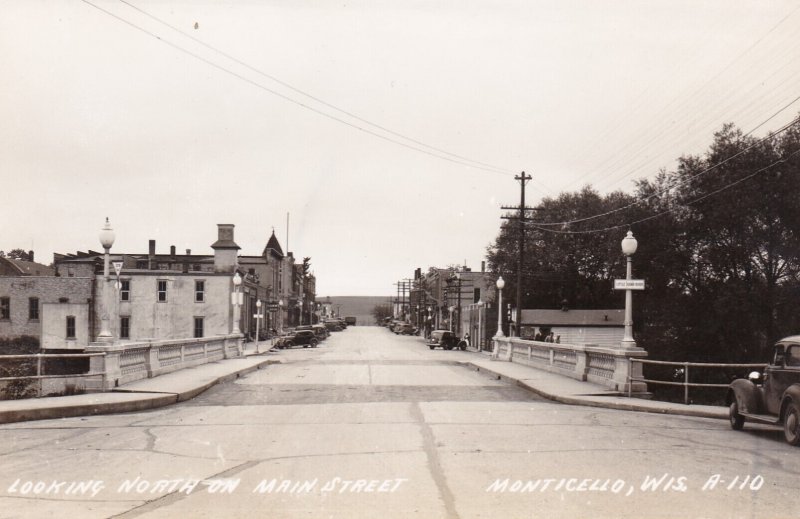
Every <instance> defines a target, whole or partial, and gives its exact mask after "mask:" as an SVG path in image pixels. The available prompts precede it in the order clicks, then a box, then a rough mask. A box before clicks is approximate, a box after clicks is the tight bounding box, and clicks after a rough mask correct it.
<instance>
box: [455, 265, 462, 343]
mask: <svg viewBox="0 0 800 519" xmlns="http://www.w3.org/2000/svg"><path fill="white" fill-rule="evenodd" d="M456 283H457V285H458V299H457V308H458V313H457V314H456V315H457V319H458V320H457V321H456V335H458V336H459V337H460V336H461V272H456Z"/></svg>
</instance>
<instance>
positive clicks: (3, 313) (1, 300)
mask: <svg viewBox="0 0 800 519" xmlns="http://www.w3.org/2000/svg"><path fill="white" fill-rule="evenodd" d="M0 319H11V301H10V300H9V299H8V298H7V297H0Z"/></svg>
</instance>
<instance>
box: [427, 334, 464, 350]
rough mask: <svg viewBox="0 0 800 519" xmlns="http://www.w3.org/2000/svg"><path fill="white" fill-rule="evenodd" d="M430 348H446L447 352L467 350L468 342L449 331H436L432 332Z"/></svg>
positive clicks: (429, 340) (429, 341)
mask: <svg viewBox="0 0 800 519" xmlns="http://www.w3.org/2000/svg"><path fill="white" fill-rule="evenodd" d="M428 348H430V349H434V348H444V349H446V350H452V349H454V348H458V349H460V350H466V349H467V341H465V340H463V339H459V338H458V336H457V335H456V334H455V333H453V332H451V331H449V330H434V331H432V332H431V338H430V339H428Z"/></svg>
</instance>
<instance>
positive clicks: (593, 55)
mask: <svg viewBox="0 0 800 519" xmlns="http://www.w3.org/2000/svg"><path fill="white" fill-rule="evenodd" d="M126 2H127V3H124V2H120V1H108V0H86V1H82V0H70V1H66V0H64V1H59V0H50V1H34V0H26V1H19V0H17V1H0V12H2V13H3V15H2V17H0V70H2V72H1V73H0V177H1V178H0V179H1V180H2V184H0V185H2V193H3V196H2V203H1V204H0V211H2V220H3V225H2V233H1V234H0V249H2V250H6V251H8V250H10V249H12V248H17V247H21V248H24V249H33V250H35V252H36V258H37V260H38V261H41V262H44V263H49V262H50V261H51V260H52V254H53V252H63V253H66V252H74V251H76V250H79V249H80V250H86V249H90V248H91V249H94V250H98V249H100V248H101V247H100V245H99V242H98V239H97V234H98V232H99V230H100V227H101V226H102V223H103V220H104V218H105V217H106V216H108V217H109V218H110V220H111V222H112V225H113V227H114V229H115V231H116V234H117V240H116V243H115V244H114V248H113V250H114V251H117V252H130V253H143V252H146V251H147V240H148V239H155V240H156V241H157V248H158V252H160V253H166V252H168V250H169V246H170V245H175V246H176V247H177V248H178V250H179V251H180V250H183V249H186V248H190V249H192V251H193V252H195V253H211V249H210V247H209V246H210V245H211V243H213V242H214V241H215V240H216V232H217V231H216V224H217V223H232V224H235V225H236V231H235V233H236V234H235V239H236V242H237V243H238V244H239V245H240V246H241V247H242V253H243V254H247V255H255V254H260V252H261V251H262V249H263V248H264V245H265V244H266V241H267V239H268V238H269V235H270V233H271V231H272V229H273V228H274V229H275V232H276V234H277V235H278V237H279V239H280V241H281V244H282V245H283V246H284V250H286V215H287V213H290V214H291V216H290V228H289V244H288V249H289V250H291V251H293V252H294V254H295V257H297V258H302V257H303V256H310V257H311V258H312V264H313V268H314V271H315V273H316V274H317V277H318V284H317V293H318V295H319V296H325V295H384V294H387V295H388V294H391V293H393V291H394V288H393V285H392V284H393V283H394V282H396V281H397V280H398V279H401V278H405V277H410V276H411V275H412V274H413V270H414V268H415V267H423V268H427V267H429V266H446V265H448V264H454V263H463V262H464V261H466V262H467V265H468V266H470V267H472V268H474V269H478V268H480V261H481V260H482V259H483V258H484V254H485V250H486V247H487V246H488V245H489V244H490V243H491V242H492V241H493V239H494V238H495V236H496V235H497V233H498V229H499V226H500V223H501V220H500V216H501V210H500V206H501V205H515V204H517V203H518V200H519V185H518V183H517V182H516V181H515V180H514V179H513V176H514V174H515V173H516V174H518V173H519V172H520V171H522V170H524V171H526V172H527V173H530V174H532V175H533V176H534V181H533V182H531V183H530V184H529V187H528V201H529V203H530V204H531V205H534V204H536V203H537V201H538V200H540V199H541V198H542V197H545V196H553V195H556V194H558V193H559V192H561V191H564V190H568V191H572V190H576V189H579V188H580V187H581V186H582V185H584V184H586V183H591V184H592V185H593V186H595V187H596V188H597V189H598V190H600V191H601V192H607V191H609V190H613V189H623V190H626V191H630V190H631V189H632V181H633V180H634V179H636V178H641V177H647V176H652V175H654V174H655V173H657V172H658V170H659V169H660V168H670V167H672V166H673V164H674V159H676V158H677V157H679V156H681V155H683V154H689V153H701V152H703V151H705V149H706V148H707V147H708V145H709V144H710V142H711V140H712V138H713V132H714V131H715V130H718V129H719V128H720V127H721V125H722V124H723V123H725V122H734V123H736V124H737V125H738V126H740V127H741V128H742V129H743V130H745V131H749V130H751V129H753V128H754V127H756V126H758V125H759V124H761V123H762V122H764V121H765V120H767V119H769V118H770V117H771V116H772V115H773V114H775V113H776V112H777V113H778V114H777V115H776V116H775V117H773V118H772V119H770V120H769V121H768V122H767V123H766V124H764V125H763V126H761V127H760V128H759V129H758V130H756V134H757V135H763V134H764V133H765V132H766V131H768V130H770V129H776V128H778V127H780V126H782V125H783V124H785V123H787V122H788V121H790V120H791V119H792V118H793V117H795V116H796V115H797V113H798V112H799V111H800V102H797V103H795V104H792V105H790V106H789V107H788V108H785V107H786V106H787V105H789V104H790V103H791V102H792V101H793V100H794V99H795V98H796V97H797V96H799V95H800V88H798V87H799V86H800V56H798V55H799V54H800V38H798V37H797V35H798V34H800V12H798V8H799V7H800V4H798V2H796V1H794V2H784V1H766V0H756V1H734V0H720V1H707V2H700V1H696V0H692V1H685V2H680V1H676V0H665V1H647V2H645V1H638V0H637V1H616V2H612V1H597V0H586V1H571V2H570V1H563V0H557V1H547V2H545V1H531V0H522V1H519V2H511V1H508V2H483V1H466V0H458V1H450V2H431V1H420V2H413V1H408V0H402V1H400V0H398V1H385V2H379V1H367V2H351V1H349V0H342V1H340V2H324V1H314V2H311V1H308V2H304V1H297V0H295V1H285V2H268V1H258V2H257V1H249V2H248V1H230V2H221V1H211V0H208V1H202V2H201V1H194V2H178V1H173V2H167V1H144V0H126ZM92 4H94V6H93V5H92ZM95 6H97V7H99V8H100V9H103V10H105V11H107V12H103V11H101V10H100V9H98V8H97V7H95ZM170 26H172V27H174V29H173V28H171V27H170ZM175 29H177V30H178V31H181V32H183V33H185V34H181V33H180V32H176V30H175ZM223 53H224V54H223ZM226 55H227V56H226ZM275 79H277V80H278V81H279V82H276V81H275ZM303 94H308V95H310V96H313V98H311V97H308V96H306V95H303ZM287 98H290V99H291V100H293V101H294V102H292V101H290V100H288V99H287ZM301 105H305V106H301ZM333 107H336V108H339V109H341V110H344V111H346V112H348V113H349V114H352V115H355V116H357V117H358V118H359V119H356V118H354V117H352V115H348V114H346V113H343V112H338V111H336V110H335V109H334V108H333ZM784 108H785V109H784ZM312 109H313V110H316V111H313V110H312ZM782 109H783V110H782ZM781 110H782V111H781ZM320 112H322V114H321V113H320ZM323 114H326V115H323ZM334 118H336V119H339V121H337V120H335V119H334ZM365 121H367V122H365ZM345 122H346V123H349V125H348V124H345ZM368 123H372V124H374V125H379V126H380V127H382V128H383V129H381V128H378V127H377V126H370V125H369V124H368ZM365 130H368V131H369V132H373V133H375V134H378V135H380V137H378V136H376V135H373V134H371V133H368V131H365ZM386 130H389V131H391V132H394V133H387V131H386ZM401 136H402V137H401ZM406 137H407V138H411V139H413V140H407V139H406ZM392 141H395V142H392ZM401 143H402V144H401ZM413 148H416V149H413ZM419 150H424V151H426V152H427V153H423V152H422V151H419ZM443 152H447V153H450V154H452V155H445V156H446V157H448V158H449V159H451V160H444V159H442V158H438V157H436V156H434V155H438V156H442V155H443ZM456 156H457V157H460V158H456ZM465 159H466V160H465ZM474 161H477V162H480V163H482V164H483V165H480V164H476V163H475V162H474ZM466 163H469V164H475V165H478V166H479V167H471V166H469V165H467V164H466ZM480 168H485V169H480ZM487 170H488V171H487ZM498 170H500V171H498ZM639 239H640V241H642V240H643V239H646V238H645V237H640V238H639Z"/></svg>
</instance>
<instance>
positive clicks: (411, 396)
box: [0, 327, 800, 518]
mask: <svg viewBox="0 0 800 519" xmlns="http://www.w3.org/2000/svg"><path fill="white" fill-rule="evenodd" d="M465 355H466V354H464V353H462V352H459V351H442V350H435V351H431V350H429V349H428V348H427V347H426V346H425V345H424V343H423V341H422V339H421V338H419V337H398V336H394V335H392V334H391V333H389V332H388V331H387V330H385V329H382V328H370V327H351V328H350V329H348V330H346V331H343V332H339V333H336V334H334V335H333V336H332V337H330V338H329V339H328V340H327V341H325V342H324V343H323V344H321V345H320V347H319V348H315V349H303V348H295V349H291V350H283V351H280V352H278V353H276V354H274V356H275V358H277V359H280V360H281V361H282V364H276V365H272V366H269V367H268V368H266V369H262V370H259V371H255V372H252V373H250V374H248V375H246V376H245V377H242V378H240V379H238V380H236V381H234V382H230V383H225V384H220V385H217V386H215V387H213V388H211V389H210V390H208V391H206V392H205V393H203V394H201V395H200V396H198V397H196V398H194V399H193V400H190V401H188V402H184V403H182V404H177V405H174V406H170V407H167V408H163V409H159V410H155V411H148V412H138V413H127V414H119V415H106V416H92V417H83V418H66V419H59V420H42V421H36V422H24V423H16V424H8V425H3V426H0V460H1V461H0V517H3V518H5V517H9V518H10V517H54V516H58V517H84V518H92V517H125V518H128V517H148V518H149V517H153V518H161V517H209V518H210V517H214V518H217V517H237V518H241V517H270V518H273V517H276V518H280V517H286V518H296V517H336V518H338V517H341V518H349V517H389V518H394V517H419V518H429V517H430V518H478V517H519V518H523V517H526V518H527V517H543V518H544V517H547V518H549V517H637V518H638V517H796V516H797V511H798V510H800V493H798V491H797V487H798V484H799V483H800V450H798V449H797V448H792V447H789V446H788V445H786V444H785V443H784V442H783V440H782V437H781V434H780V432H779V431H776V430H773V429H769V428H760V427H757V426H750V427H748V429H747V430H746V431H745V432H734V431H731V430H730V428H729V426H728V424H727V423H726V422H724V421H720V420H711V419H706V418H692V417H680V416H663V415H655V414H647V413H633V412H627V411H617V410H610V409H598V408H589V407H580V406H567V405H562V404H558V403H554V402H550V401H546V400H542V399H540V398H538V397H535V396H534V395H532V394H531V393H529V392H527V391H526V390H523V389H521V388H518V387H515V386H511V385H508V384H507V383H505V382H503V381H498V380H496V379H493V378H491V377H489V376H487V375H485V374H483V373H482V372H477V371H475V370H471V369H469V368H467V367H464V366H463V365H460V364H458V363H457V361H458V360H460V359H461V358H462V357H464V356H465Z"/></svg>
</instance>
